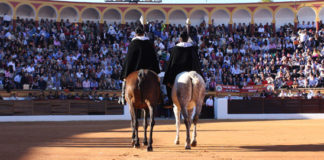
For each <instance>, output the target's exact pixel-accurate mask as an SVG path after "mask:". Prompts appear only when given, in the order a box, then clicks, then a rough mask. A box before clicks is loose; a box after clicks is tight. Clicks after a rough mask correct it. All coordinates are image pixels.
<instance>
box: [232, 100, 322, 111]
mask: <svg viewBox="0 0 324 160" xmlns="http://www.w3.org/2000/svg"><path fill="white" fill-rule="evenodd" d="M279 113H280V114H282V113H324V99H310V100H309V99H279V98H277V99H253V100H230V101H228V114H279Z"/></svg>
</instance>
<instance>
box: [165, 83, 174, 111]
mask: <svg viewBox="0 0 324 160" xmlns="http://www.w3.org/2000/svg"><path fill="white" fill-rule="evenodd" d="M166 90H167V96H168V103H167V104H166V105H165V108H172V105H173V102H172V88H170V87H169V86H167V87H166Z"/></svg>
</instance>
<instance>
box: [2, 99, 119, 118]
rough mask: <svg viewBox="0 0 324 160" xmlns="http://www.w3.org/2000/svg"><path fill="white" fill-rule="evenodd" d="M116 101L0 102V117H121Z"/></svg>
mask: <svg viewBox="0 0 324 160" xmlns="http://www.w3.org/2000/svg"><path fill="white" fill-rule="evenodd" d="M123 113H124V109H123V106H122V105H119V104H118V103H117V102H116V101H87V100H40V101H36V100H35V101H0V115H122V114H123Z"/></svg>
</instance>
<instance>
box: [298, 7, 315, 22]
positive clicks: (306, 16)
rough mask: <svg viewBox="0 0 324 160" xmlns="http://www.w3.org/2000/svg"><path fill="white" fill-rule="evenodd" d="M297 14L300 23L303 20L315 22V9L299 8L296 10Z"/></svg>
mask: <svg viewBox="0 0 324 160" xmlns="http://www.w3.org/2000/svg"><path fill="white" fill-rule="evenodd" d="M297 16H298V20H299V22H300V23H302V22H303V21H305V23H306V24H307V23H308V22H310V23H312V22H315V20H316V14H315V11H314V10H313V9H312V8H310V7H303V8H301V9H300V10H299V11H298V13H297Z"/></svg>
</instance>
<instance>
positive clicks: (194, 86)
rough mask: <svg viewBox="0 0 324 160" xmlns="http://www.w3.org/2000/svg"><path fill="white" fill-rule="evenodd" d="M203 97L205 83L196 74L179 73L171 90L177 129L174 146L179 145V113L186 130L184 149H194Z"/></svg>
mask: <svg viewBox="0 0 324 160" xmlns="http://www.w3.org/2000/svg"><path fill="white" fill-rule="evenodd" d="M204 97H205V81H204V79H203V78H202V77H201V76H200V75H199V74H198V73H197V72H195V71H190V72H181V73H179V74H178V75H177V77H176V79H175V81H174V85H173V88H172V100H173V111H174V115H175V118H176V127H177V135H176V139H175V144H179V143H180V142H179V129H180V120H181V118H180V112H181V113H182V116H183V118H184V123H185V125H186V129H187V139H186V145H185V148H186V149H191V146H193V147H195V146H196V145H197V140H196V137H197V122H198V118H199V115H200V112H201V109H202V104H203V101H204ZM195 107H196V109H195V115H194V117H193V123H194V130H193V134H192V142H191V146H190V127H191V117H192V114H193V111H194V108H195Z"/></svg>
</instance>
